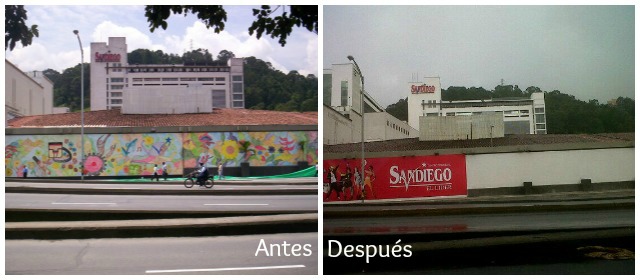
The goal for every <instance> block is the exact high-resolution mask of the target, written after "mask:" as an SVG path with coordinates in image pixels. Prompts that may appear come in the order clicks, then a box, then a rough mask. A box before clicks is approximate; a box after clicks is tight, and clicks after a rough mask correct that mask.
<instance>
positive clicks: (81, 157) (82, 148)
mask: <svg viewBox="0 0 640 280" xmlns="http://www.w3.org/2000/svg"><path fill="white" fill-rule="evenodd" d="M73 34H76V37H78V45H80V180H81V181H83V182H84V51H83V50H82V41H80V34H78V30H73Z"/></svg>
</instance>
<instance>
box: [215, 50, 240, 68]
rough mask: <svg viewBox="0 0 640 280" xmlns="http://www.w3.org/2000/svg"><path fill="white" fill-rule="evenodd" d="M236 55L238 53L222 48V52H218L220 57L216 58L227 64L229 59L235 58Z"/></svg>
mask: <svg viewBox="0 0 640 280" xmlns="http://www.w3.org/2000/svg"><path fill="white" fill-rule="evenodd" d="M235 57H236V55H235V54H234V53H233V52H230V51H228V50H221V51H220V53H218V57H217V58H216V60H217V61H218V62H219V63H220V64H223V65H226V64H227V61H229V59H231V58H235Z"/></svg>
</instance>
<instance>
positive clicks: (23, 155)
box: [5, 132, 318, 177]
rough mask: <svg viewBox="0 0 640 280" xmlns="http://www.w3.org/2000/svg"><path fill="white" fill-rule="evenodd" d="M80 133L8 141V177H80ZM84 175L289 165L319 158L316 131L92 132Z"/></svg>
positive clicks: (86, 146) (8, 138)
mask: <svg viewBox="0 0 640 280" xmlns="http://www.w3.org/2000/svg"><path fill="white" fill-rule="evenodd" d="M79 140H80V135H9V136H6V137H5V143H6V145H5V166H6V169H5V176H7V177H22V169H23V166H24V165H26V166H27V168H28V170H29V171H28V176H29V177H49V176H51V177H55V176H79V175H80V172H81V167H80V164H79V161H80V142H79ZM84 150H85V175H87V176H137V175H140V176H146V175H151V174H153V166H154V164H157V165H158V167H160V166H161V165H162V162H166V163H167V167H168V173H169V174H183V171H184V168H193V167H195V166H196V165H197V163H198V162H203V163H206V165H207V166H208V167H216V166H217V165H218V163H222V164H224V165H225V166H231V167H234V166H240V164H241V163H242V162H249V163H250V165H251V166H287V165H295V164H297V162H298V161H307V162H309V164H311V165H313V164H315V163H316V162H317V160H318V133H317V132H210V133H149V134H87V135H85V138H84Z"/></svg>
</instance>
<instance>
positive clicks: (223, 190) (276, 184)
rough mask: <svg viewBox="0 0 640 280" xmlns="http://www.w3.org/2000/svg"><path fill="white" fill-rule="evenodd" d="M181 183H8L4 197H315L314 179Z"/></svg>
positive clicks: (92, 181)
mask: <svg viewBox="0 0 640 280" xmlns="http://www.w3.org/2000/svg"><path fill="white" fill-rule="evenodd" d="M183 182H184V179H182V178H178V179H173V180H168V181H163V180H161V181H151V180H142V181H140V182H123V181H122V180H85V181H84V182H81V181H79V180H56V179H20V180H17V179H15V178H14V179H10V178H8V179H7V181H6V184H5V192H6V193H55V194H128V195H317V194H318V187H317V183H318V178H315V177H307V178H287V179H244V180H233V181H226V180H223V181H218V180H216V181H215V182H214V186H213V188H210V189H207V188H204V187H199V186H193V187H192V188H186V187H185V186H184V185H183Z"/></svg>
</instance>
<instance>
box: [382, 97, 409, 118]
mask: <svg viewBox="0 0 640 280" xmlns="http://www.w3.org/2000/svg"><path fill="white" fill-rule="evenodd" d="M408 100H409V98H405V99H400V100H398V102H396V103H394V104H391V105H389V106H387V108H386V109H385V111H387V113H389V114H390V115H392V116H394V117H395V118H396V119H399V120H401V121H408V120H409V102H408Z"/></svg>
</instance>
